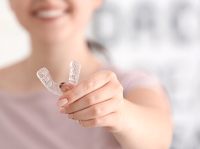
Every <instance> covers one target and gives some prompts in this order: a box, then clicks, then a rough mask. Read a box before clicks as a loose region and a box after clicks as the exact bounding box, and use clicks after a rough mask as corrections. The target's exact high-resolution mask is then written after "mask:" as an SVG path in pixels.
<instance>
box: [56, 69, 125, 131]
mask: <svg viewBox="0 0 200 149" xmlns="http://www.w3.org/2000/svg"><path fill="white" fill-rule="evenodd" d="M60 87H61V89H62V91H63V96H61V97H60V98H59V101H58V105H59V106H60V112H61V113H65V114H68V117H69V118H70V119H73V120H78V121H79V123H80V125H81V126H83V127H105V128H107V129H109V130H110V131H117V130H119V127H120V122H122V118H123V114H122V113H123V112H122V109H124V108H122V107H123V105H124V104H123V103H124V102H123V101H124V97H123V87H122V85H121V84H120V82H119V81H118V79H117V77H116V75H115V73H113V72H111V71H100V72H97V73H95V74H94V75H92V76H91V77H90V78H89V79H88V80H85V81H83V82H81V83H80V84H78V85H77V86H73V85H70V84H61V86H60ZM119 121H120V122H119Z"/></svg>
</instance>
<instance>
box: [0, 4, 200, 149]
mask: <svg viewBox="0 0 200 149" xmlns="http://www.w3.org/2000/svg"><path fill="white" fill-rule="evenodd" d="M0 6H1V13H0V67H5V66H6V65H9V64H11V63H13V62H15V61H17V60H19V59H21V58H23V57H26V56H27V55H28V54H29V52H30V51H29V50H28V49H29V44H28V40H27V35H26V33H25V32H24V31H23V30H22V29H21V28H20V27H19V25H18V24H17V23H16V20H15V18H14V16H13V15H12V13H11V12H10V10H9V7H8V5H7V0H1V1H0ZM90 31H91V32H90V34H89V36H91V37H92V38H95V39H96V40H98V41H100V42H101V43H102V44H104V45H106V47H107V48H108V49H109V53H110V54H111V59H112V61H113V62H114V64H115V65H117V66H118V67H121V68H124V69H144V70H148V71H152V72H154V73H156V74H157V75H158V76H159V77H160V79H161V80H162V82H163V84H164V85H165V87H166V89H167V91H168V93H169V95H170V97H171V98H170V102H171V103H172V112H173V119H174V121H175V133H174V140H173V145H172V147H171V148H172V149H199V148H200V117H199V116H198V113H199V112H200V100H199V97H200V92H199V89H200V79H199V77H198V75H199V74H200V68H199V67H198V66H199V64H200V60H199V57H200V49H199V48H200V1H199V0H162V1H158V0H126V2H123V1H117V0H107V1H105V3H104V6H103V8H102V9H101V10H99V11H98V12H97V14H96V17H95V18H94V20H93V22H92V24H91V28H90Z"/></svg>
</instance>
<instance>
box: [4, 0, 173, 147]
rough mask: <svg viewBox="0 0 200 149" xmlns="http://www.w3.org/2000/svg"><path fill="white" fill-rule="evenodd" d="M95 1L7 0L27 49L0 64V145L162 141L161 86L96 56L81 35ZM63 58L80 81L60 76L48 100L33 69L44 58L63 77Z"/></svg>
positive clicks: (165, 122) (167, 132) (165, 135)
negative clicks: (77, 68) (77, 67)
mask: <svg viewBox="0 0 200 149" xmlns="http://www.w3.org/2000/svg"><path fill="white" fill-rule="evenodd" d="M101 3H102V0H82V1H80V0H10V4H11V8H12V10H13V11H14V13H15V14H16V16H17V19H18V20H19V22H20V23H21V25H22V26H23V27H24V28H25V29H26V30H27V32H28V33H29V35H30V41H31V48H32V53H31V55H30V56H29V57H28V58H27V59H25V60H23V61H21V62H19V63H17V64H15V65H13V66H10V67H8V68H5V69H3V70H0V80H1V81H0V90H1V92H0V99H1V100H0V102H1V103H0V110H1V116H0V121H1V127H0V131H1V133H0V146H1V148H6V149H9V148H20V149H22V148H34V149H35V148H42V149H45V148H48V149H50V148H52V149H62V148H70V149H111V148H112V149H114V148H115V149H117V148H122V149H134V148H135V149H167V148H168V147H169V145H170V142H171V136H172V126H171V118H170V108H169V104H168V102H167V100H168V99H167V96H166V95H165V93H164V91H163V90H162V88H161V86H160V85H159V84H158V83H157V81H155V80H154V79H152V78H150V77H149V76H146V75H144V74H141V73H136V72H133V73H129V74H126V73H122V72H120V71H118V70H116V69H114V68H113V67H110V66H108V65H106V64H103V63H102V62H101V61H100V60H98V59H97V58H96V57H95V56H94V54H93V53H92V52H91V49H90V47H89V46H88V44H87V42H86V39H85V38H86V37H85V30H86V27H87V25H88V22H89V20H90V18H91V16H92V15H93V13H94V12H95V10H97V9H98V8H99V7H100V6H101ZM71 60H77V61H79V62H80V63H81V65H82V71H81V75H80V82H79V84H78V85H76V86H71V85H69V84H66V83H64V84H63V83H62V84H61V89H62V91H63V95H62V96H61V97H59V99H58V101H57V102H56V101H55V98H56V97H55V96H52V95H51V94H50V93H48V92H47V91H46V90H44V89H43V88H42V86H41V84H40V82H39V81H38V79H37V78H36V77H35V76H36V75H35V74H36V71H37V70H38V69H39V68H41V67H43V66H45V67H47V68H48V69H49V70H50V72H51V75H52V76H53V78H54V80H56V81H57V82H63V80H66V78H67V76H66V74H68V71H69V70H68V65H69V63H70V61H71ZM56 103H57V106H58V107H56ZM57 109H59V111H60V113H62V114H60V113H59V112H57ZM67 116H68V118H67ZM76 122H78V123H76ZM89 128H90V129H89ZM91 128H92V129H91Z"/></svg>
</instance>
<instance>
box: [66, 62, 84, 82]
mask: <svg viewBox="0 0 200 149" xmlns="http://www.w3.org/2000/svg"><path fill="white" fill-rule="evenodd" d="M80 71H81V64H80V63H79V62H77V61H72V62H71V63H70V71H69V81H68V83H70V84H73V85H77V84H78V81H79V75H80Z"/></svg>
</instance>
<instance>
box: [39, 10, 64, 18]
mask: <svg viewBox="0 0 200 149" xmlns="http://www.w3.org/2000/svg"><path fill="white" fill-rule="evenodd" d="M64 13H65V11H64V10H41V11H38V12H37V13H36V16H37V17H38V18H44V19H50V18H57V17H60V16H62V15H63V14H64Z"/></svg>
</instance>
